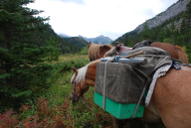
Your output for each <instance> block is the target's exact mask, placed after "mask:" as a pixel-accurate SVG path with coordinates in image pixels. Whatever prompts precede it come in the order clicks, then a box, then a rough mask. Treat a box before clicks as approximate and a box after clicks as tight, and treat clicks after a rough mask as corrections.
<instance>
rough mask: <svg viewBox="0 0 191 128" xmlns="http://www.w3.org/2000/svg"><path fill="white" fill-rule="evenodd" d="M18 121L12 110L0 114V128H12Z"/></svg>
mask: <svg viewBox="0 0 191 128" xmlns="http://www.w3.org/2000/svg"><path fill="white" fill-rule="evenodd" d="M18 123H19V121H18V120H17V117H16V115H15V113H14V112H13V111H12V110H8V111H6V112H5V113H3V114H0V128H14V127H15V126H16V125H17V124H18Z"/></svg>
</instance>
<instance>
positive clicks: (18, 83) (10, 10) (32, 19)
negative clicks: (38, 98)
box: [0, 0, 58, 109]
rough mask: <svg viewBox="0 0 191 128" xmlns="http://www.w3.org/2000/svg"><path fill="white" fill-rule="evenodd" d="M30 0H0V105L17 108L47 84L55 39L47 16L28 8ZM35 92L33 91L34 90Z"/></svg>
mask: <svg viewBox="0 0 191 128" xmlns="http://www.w3.org/2000/svg"><path fill="white" fill-rule="evenodd" d="M32 2H33V1H32V0H1V1H0V86H1V87H0V106H1V109H2V108H3V106H5V107H7V106H8V107H18V106H19V104H20V103H23V102H26V101H28V99H31V98H32V97H33V96H34V94H35V93H36V92H40V91H41V90H42V89H44V88H47V87H48V83H47V78H48V77H49V76H50V73H51V68H52V67H51V66H50V65H48V64H44V63H43V62H44V61H45V60H47V59H48V60H50V59H54V58H56V57H57V56H58V48H57V45H58V39H57V37H56V34H55V33H54V31H53V30H52V29H51V27H50V25H49V24H47V23H45V21H46V20H48V19H47V18H42V17H39V16H37V15H38V14H39V13H40V11H37V10H34V9H29V8H27V7H26V5H27V4H29V3H32ZM34 92H35V93H34Z"/></svg>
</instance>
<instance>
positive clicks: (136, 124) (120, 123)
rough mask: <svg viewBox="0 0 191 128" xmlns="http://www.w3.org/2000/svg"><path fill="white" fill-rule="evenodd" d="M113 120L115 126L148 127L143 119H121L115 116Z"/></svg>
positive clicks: (116, 127)
mask: <svg viewBox="0 0 191 128" xmlns="http://www.w3.org/2000/svg"><path fill="white" fill-rule="evenodd" d="M112 120H113V128H146V127H145V126H146V125H145V124H144V122H143V121H142V120H141V119H126V120H119V119H116V118H114V117H113V119H112ZM148 128H149V127H148Z"/></svg>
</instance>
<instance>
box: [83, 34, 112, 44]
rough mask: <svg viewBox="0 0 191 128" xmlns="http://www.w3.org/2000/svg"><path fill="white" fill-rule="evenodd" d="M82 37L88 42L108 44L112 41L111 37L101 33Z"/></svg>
mask: <svg viewBox="0 0 191 128" xmlns="http://www.w3.org/2000/svg"><path fill="white" fill-rule="evenodd" d="M83 38H84V39H85V40H86V41H88V42H94V43H97V44H110V43H111V42H112V39H110V38H109V37H106V36H103V35H100V36H98V37H95V38H86V37H83Z"/></svg>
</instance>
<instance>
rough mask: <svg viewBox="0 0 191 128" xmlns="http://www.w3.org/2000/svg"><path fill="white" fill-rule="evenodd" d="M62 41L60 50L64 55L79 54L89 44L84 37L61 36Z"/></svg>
mask: <svg viewBox="0 0 191 128" xmlns="http://www.w3.org/2000/svg"><path fill="white" fill-rule="evenodd" d="M60 40H61V41H60V42H61V43H60V49H61V52H62V53H70V52H78V51H80V50H81V49H82V48H83V47H85V46H87V44H88V42H87V41H86V40H84V38H82V37H63V36H61V37H60Z"/></svg>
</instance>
